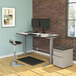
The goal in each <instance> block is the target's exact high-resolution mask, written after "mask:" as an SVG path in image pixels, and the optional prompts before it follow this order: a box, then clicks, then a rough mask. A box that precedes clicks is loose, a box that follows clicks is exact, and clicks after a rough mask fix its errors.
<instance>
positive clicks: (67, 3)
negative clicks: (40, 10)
mask: <svg viewBox="0 0 76 76" xmlns="http://www.w3.org/2000/svg"><path fill="white" fill-rule="evenodd" d="M70 3H76V2H69V0H66V10H65V11H66V15H65V16H66V17H65V18H66V19H65V20H66V21H65V22H66V38H73V39H74V38H76V37H72V36H71V37H70V36H68V21H69V20H68V11H69V4H70ZM72 21H73V20H72Z"/></svg>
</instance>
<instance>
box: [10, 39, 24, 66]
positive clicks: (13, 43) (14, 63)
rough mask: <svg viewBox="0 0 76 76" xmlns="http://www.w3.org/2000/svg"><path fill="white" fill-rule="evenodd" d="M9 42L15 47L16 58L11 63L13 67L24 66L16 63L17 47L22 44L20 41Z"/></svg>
mask: <svg viewBox="0 0 76 76" xmlns="http://www.w3.org/2000/svg"><path fill="white" fill-rule="evenodd" d="M9 42H10V43H11V44H12V45H14V56H13V61H12V62H11V64H10V65H11V66H23V64H18V63H17V61H16V45H20V44H21V43H22V42H20V41H13V40H9Z"/></svg>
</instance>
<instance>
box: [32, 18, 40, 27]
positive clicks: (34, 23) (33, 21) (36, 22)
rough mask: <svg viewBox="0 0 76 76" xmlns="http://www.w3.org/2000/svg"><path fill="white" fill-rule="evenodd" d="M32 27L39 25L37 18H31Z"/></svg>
mask: <svg viewBox="0 0 76 76" xmlns="http://www.w3.org/2000/svg"><path fill="white" fill-rule="evenodd" d="M32 27H35V28H36V27H39V19H32Z"/></svg>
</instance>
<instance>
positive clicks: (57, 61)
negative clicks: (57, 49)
mask: <svg viewBox="0 0 76 76" xmlns="http://www.w3.org/2000/svg"><path fill="white" fill-rule="evenodd" d="M53 64H54V65H56V66H58V67H63V59H62V58H60V57H57V56H54V55H53Z"/></svg>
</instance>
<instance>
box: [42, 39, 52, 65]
mask: <svg viewBox="0 0 76 76" xmlns="http://www.w3.org/2000/svg"><path fill="white" fill-rule="evenodd" d="M52 55H53V38H50V62H49V63H47V64H44V65H43V66H47V65H49V64H52V63H53V57H52Z"/></svg>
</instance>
